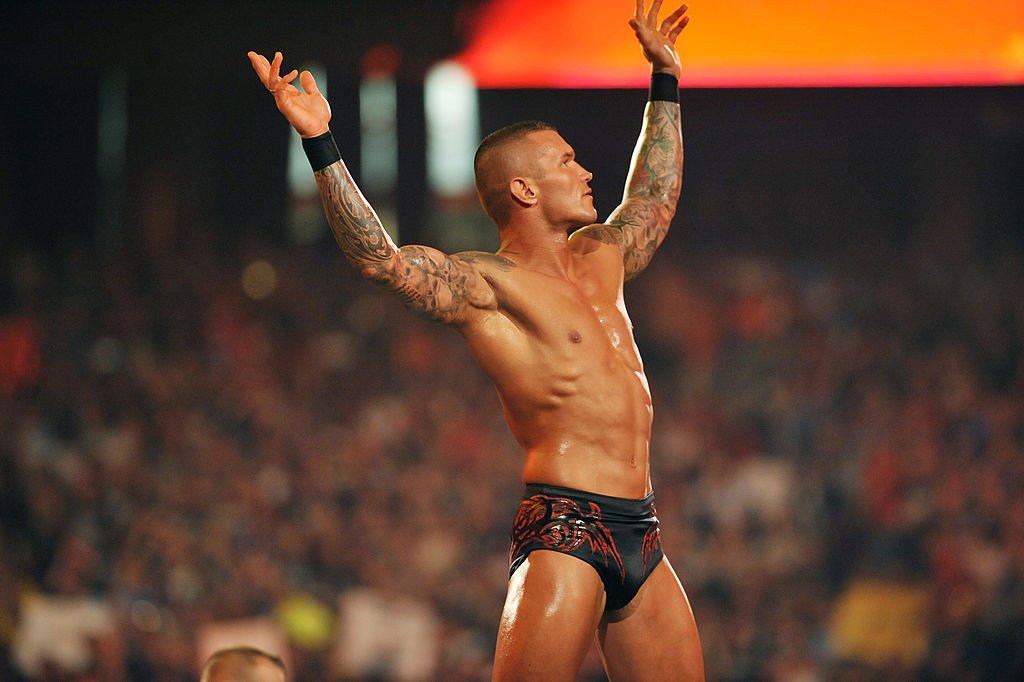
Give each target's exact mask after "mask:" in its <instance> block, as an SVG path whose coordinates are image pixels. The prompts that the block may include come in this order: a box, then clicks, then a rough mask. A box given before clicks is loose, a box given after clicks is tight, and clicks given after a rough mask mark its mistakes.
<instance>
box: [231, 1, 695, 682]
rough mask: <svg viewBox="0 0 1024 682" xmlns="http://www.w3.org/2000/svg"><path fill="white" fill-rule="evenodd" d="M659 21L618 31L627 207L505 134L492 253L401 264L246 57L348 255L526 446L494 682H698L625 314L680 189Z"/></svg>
mask: <svg viewBox="0 0 1024 682" xmlns="http://www.w3.org/2000/svg"><path fill="white" fill-rule="evenodd" d="M661 4H662V0H654V1H653V4H652V6H651V7H650V9H649V10H648V9H646V8H645V2H644V0H637V2H636V10H635V14H634V16H633V18H632V19H630V21H629V25H630V26H631V27H632V29H633V32H634V34H635V35H636V38H637V40H638V42H639V44H640V47H641V48H642V51H643V53H644V55H645V56H646V58H647V60H648V61H649V62H650V63H651V67H652V80H651V97H650V101H649V102H648V104H647V107H646V111H645V119H644V124H643V128H642V131H641V133H640V138H639V140H638V142H637V145H636V149H635V151H634V154H633V159H632V163H631V166H630V170H629V176H628V178H627V186H626V190H625V193H624V197H623V201H622V203H621V204H620V205H619V206H618V207H617V208H616V209H615V210H614V211H613V212H612V214H611V215H610V216H609V217H608V219H607V220H606V221H605V222H596V221H597V212H596V210H595V209H594V202H593V198H592V196H591V190H590V187H589V182H590V179H591V177H592V176H591V174H590V173H589V172H588V171H587V170H586V169H585V168H584V167H583V166H581V165H580V164H579V163H578V162H577V160H576V157H575V155H574V152H573V149H572V147H571V146H569V144H568V143H567V142H566V141H565V140H563V139H562V137H561V136H560V135H559V134H558V133H557V132H556V131H555V130H554V129H553V128H552V127H550V126H548V125H546V124H542V123H538V122H525V123H520V124H515V125H513V126H510V127H507V128H503V129H501V130H499V131H497V132H495V133H492V134H491V135H489V136H488V137H487V138H486V139H485V140H484V141H483V142H482V143H481V145H480V148H479V150H478V152H477V158H476V164H475V168H476V177H477V190H478V192H479V195H480V199H481V202H482V203H483V206H484V209H485V210H486V211H487V213H488V215H490V217H491V218H492V219H493V220H494V222H495V223H496V224H497V226H498V231H499V234H500V237H501V248H499V249H498V251H497V253H493V254H492V253H481V252H468V253H458V254H454V255H446V254H444V253H442V252H440V251H437V250H435V249H432V248H430V247H426V246H403V247H401V248H399V247H397V246H396V245H395V244H394V243H393V242H392V241H391V239H390V238H389V237H388V235H387V233H386V232H385V231H384V229H383V227H382V226H381V224H380V221H379V220H378V218H377V216H376V214H375V213H374V211H373V209H372V208H371V207H370V205H369V204H368V203H367V202H366V200H365V199H364V198H363V196H362V194H361V193H360V192H359V189H358V188H357V187H356V185H355V183H354V181H353V180H352V177H351V175H350V174H349V172H348V170H347V169H346V167H345V165H344V163H343V162H342V160H341V157H340V154H339V153H338V151H337V147H336V146H335V144H334V141H333V138H332V137H331V135H330V132H329V129H328V123H329V121H330V117H331V115H330V107H329V106H328V104H327V101H326V100H325V99H324V98H323V96H322V95H321V94H320V92H319V91H318V90H317V87H316V83H315V82H314V80H313V77H312V75H311V74H310V73H309V72H303V73H302V74H301V76H300V75H299V74H298V72H296V71H292V72H290V73H288V74H286V75H284V76H282V75H281V73H280V69H281V63H282V60H283V58H282V56H281V54H280V53H276V54H275V55H274V60H273V61H269V60H267V59H266V58H265V57H263V56H262V55H259V54H256V53H254V52H250V53H249V59H250V61H251V62H252V66H253V68H254V69H255V71H256V73H257V75H258V76H259V77H260V80H261V81H262V83H263V84H264V86H266V87H267V89H268V90H270V92H272V93H273V95H274V100H275V102H276V104H277V107H278V109H279V110H280V111H281V112H282V114H284V116H285V118H286V119H287V120H288V121H289V122H290V123H291V124H292V126H293V127H294V128H295V129H296V130H297V131H298V133H299V134H300V136H301V137H302V138H303V146H304V148H305V149H306V153H307V156H309V159H310V163H311V165H312V166H313V170H314V172H315V176H316V180H317V184H318V186H319V188H320V194H321V197H322V199H323V204H324V209H325V211H326V213H327V217H328V221H329V223H330V226H331V229H332V231H333V233H334V237H335V239H336V240H337V242H338V245H339V246H340V247H341V251H342V253H343V254H344V255H345V257H346V258H347V259H348V261H349V262H350V263H351V264H352V266H353V267H355V268H356V269H358V270H359V271H360V272H361V273H362V274H363V275H364V276H365V277H367V278H369V279H371V280H373V281H375V282H377V283H379V284H380V285H382V286H383V287H385V288H387V289H390V290H391V291H393V292H394V293H395V294H397V295H398V296H399V297H400V298H401V299H402V301H403V302H404V303H405V305H406V306H408V307H409V308H410V309H412V310H413V311H415V312H417V313H419V314H420V315H423V316H426V317H429V318H432V319H435V320H438V321H440V322H443V323H445V324H450V325H452V326H453V327H455V328H456V329H457V330H458V331H459V332H460V333H461V334H462V336H463V337H464V338H465V339H466V341H467V342H468V343H469V347H470V350H471V352H472V354H473V356H474V357H475V358H476V360H477V362H478V363H479V364H480V366H481V367H482V368H483V370H484V372H485V373H486V374H487V375H488V376H489V377H490V378H491V379H492V380H493V381H494V383H495V384H496V386H497V390H498V394H499V396H500V398H501V401H502V404H503V406H504V409H505V415H506V419H507V421H508V424H509V426H510V428H511V430H512V432H513V434H514V435H515V437H516V438H517V440H518V441H519V443H520V444H521V445H522V447H523V451H524V455H525V464H524V467H523V481H524V483H526V493H525V495H524V496H523V500H522V503H521V504H520V507H519V512H518V514H517V515H516V518H515V520H514V523H513V530H512V548H511V556H510V561H511V577H510V580H509V586H508V596H507V598H506V601H505V607H504V611H503V613H502V617H501V623H500V626H499V630H498V642H497V649H496V652H495V660H494V679H496V680H532V679H538V680H540V679H543V680H571V679H573V677H574V675H575V673H576V671H577V670H578V669H579V667H580V665H581V664H582V661H583V659H584V657H585V656H586V653H587V650H588V648H589V646H590V642H591V641H592V638H593V637H595V635H596V637H597V643H598V646H599V649H600V652H601V656H602V658H603V661H604V664H605V668H606V670H607V672H608V675H609V677H610V678H611V679H612V680H657V681H658V682H666V681H668V680H701V679H703V677H704V672H703V659H702V654H701V647H700V640H699V637H698V634H697V627H696V625H695V623H694V618H693V614H692V612H691V610H690V606H689V603H688V601H687V598H686V595H685V593H684V592H683V589H682V586H681V585H680V583H679V580H678V578H677V577H676V575H675V572H674V571H673V569H672V566H671V565H670V564H669V561H668V559H667V558H664V556H663V554H662V549H661V539H660V534H659V532H658V522H657V517H656V516H655V513H654V505H653V494H652V488H651V479H650V467H649V440H650V432H651V418H652V409H651V397H650V391H649V389H648V385H647V380H646V378H645V376H644V371H643V365H642V364H641V360H640V356H639V354H638V352H637V348H636V345H635V343H634V341H633V335H632V328H631V324H630V321H629V317H628V316H627V314H626V308H625V305H624V303H623V295H622V285H623V281H624V280H628V279H631V278H633V277H635V276H637V275H638V274H639V273H640V272H641V271H642V270H643V269H644V268H645V267H646V266H647V263H648V262H649V261H650V259H651V256H652V255H653V254H654V251H655V249H657V247H658V245H659V244H660V243H661V241H662V240H663V239H664V237H665V234H666V232H667V231H668V227H669V223H670V222H671V220H672V217H673V215H674V214H675V208H676V202H677V200H678V198H679V192H680V187H681V182H682V165H683V144H682V131H681V125H680V111H679V103H678V77H679V72H680V64H679V57H678V55H677V53H676V50H675V42H676V38H677V37H678V36H679V34H680V32H681V31H682V30H683V28H684V27H685V26H686V24H687V22H688V20H689V19H688V17H686V15H685V13H686V10H687V8H686V6H685V5H683V6H682V7H680V8H679V9H678V10H676V11H675V12H672V13H671V14H669V15H668V16H667V17H666V18H665V19H664V20H662V21H660V22H659V20H658V16H659V13H660V10H661ZM296 78H299V79H300V82H301V83H302V86H303V90H304V91H305V92H303V91H300V90H299V89H298V88H296V87H295V86H294V85H292V81H294V80H295V79H296Z"/></svg>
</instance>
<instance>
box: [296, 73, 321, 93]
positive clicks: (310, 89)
mask: <svg viewBox="0 0 1024 682" xmlns="http://www.w3.org/2000/svg"><path fill="white" fill-rule="evenodd" d="M299 82H300V83H301V84H302V89H303V90H305V91H306V94H308V95H316V94H318V93H319V92H320V90H319V89H318V88H317V87H316V79H314V78H313V74H311V73H310V72H309V71H303V72H302V76H301V77H300V78H299Z"/></svg>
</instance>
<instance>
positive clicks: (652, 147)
mask: <svg viewBox="0 0 1024 682" xmlns="http://www.w3.org/2000/svg"><path fill="white" fill-rule="evenodd" d="M682 184H683V133H682V124H681V117H680V112H679V105H678V104H677V103H675V102H665V101H660V100H656V101H653V102H648V103H647V109H646V111H645V115H644V125H643V129H642V130H641V131H640V139H639V140H637V144H636V149H635V150H634V151H633V159H632V161H631V163H630V167H629V175H628V177H627V179H626V190H625V192H624V194H623V198H622V203H621V204H620V205H619V206H618V208H616V209H615V210H614V211H613V212H612V214H611V216H610V217H609V218H608V225H609V226H611V227H612V228H613V229H618V230H620V231H621V241H620V243H621V245H622V251H623V256H624V261H625V267H626V279H627V280H628V279H632V278H633V277H636V276H637V275H638V274H639V273H640V272H641V271H643V269H644V268H646V267H647V264H648V263H649V262H650V261H651V257H652V256H653V255H654V251H655V250H656V249H657V248H658V246H659V245H660V244H661V242H662V240H664V239H665V235H666V234H667V233H668V227H669V224H670V223H671V222H672V217H673V216H674V215H675V212H676V203H677V202H678V201H679V193H680V190H681V189H682Z"/></svg>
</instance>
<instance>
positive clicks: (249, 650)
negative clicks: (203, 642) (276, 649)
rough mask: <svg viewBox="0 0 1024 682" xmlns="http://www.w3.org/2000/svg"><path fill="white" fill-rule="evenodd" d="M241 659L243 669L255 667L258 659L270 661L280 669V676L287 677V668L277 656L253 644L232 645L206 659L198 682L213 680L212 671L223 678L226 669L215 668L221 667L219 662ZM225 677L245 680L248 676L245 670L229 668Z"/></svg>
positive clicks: (219, 677) (238, 680) (238, 681)
mask: <svg viewBox="0 0 1024 682" xmlns="http://www.w3.org/2000/svg"><path fill="white" fill-rule="evenodd" d="M232 659H233V660H236V661H241V662H242V663H243V669H244V668H246V667H255V666H256V665H258V663H259V661H260V660H261V659H262V660H265V661H268V662H270V663H272V664H273V665H274V666H275V667H277V668H278V669H280V671H281V675H282V677H285V678H286V677H287V674H288V673H287V670H285V667H284V661H282V660H281V658H280V657H279V656H274V655H273V654H268V653H267V652H266V651H263V650H262V649H257V648H256V647H253V646H234V647H230V648H227V649H219V650H217V651H215V652H213V654H211V655H210V657H209V658H208V659H207V660H206V664H205V665H204V666H203V672H202V675H201V677H200V678H199V682H209V681H210V680H214V679H215V678H214V673H217V675H218V677H217V678H216V679H225V677H222V676H223V675H224V674H225V672H226V671H224V670H217V668H219V667H222V666H221V664H223V663H226V662H227V661H230V660H232ZM226 677H227V679H231V680H232V682H235V681H236V680H237V682H246V681H247V680H248V677H247V676H246V674H245V672H243V671H239V670H238V669H237V668H234V667H232V668H230V672H227V673H226Z"/></svg>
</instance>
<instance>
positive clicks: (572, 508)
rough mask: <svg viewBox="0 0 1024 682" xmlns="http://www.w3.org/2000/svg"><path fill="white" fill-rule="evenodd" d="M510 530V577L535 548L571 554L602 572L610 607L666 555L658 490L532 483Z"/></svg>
mask: <svg viewBox="0 0 1024 682" xmlns="http://www.w3.org/2000/svg"><path fill="white" fill-rule="evenodd" d="M511 536H512V543H511V547H510V548H509V576H510V577H511V575H512V574H513V573H515V571H516V569H517V568H519V566H520V565H521V564H522V563H523V562H524V561H526V557H527V556H529V554H530V552H532V551H533V550H535V549H549V550H553V551H555V552H561V553H562V554H570V555H572V556H574V557H576V558H578V559H581V560H583V561H585V562H587V563H588V564H590V565H591V566H593V567H594V570H596V571H597V573H598V575H599V576H600V577H601V581H602V582H603V583H604V589H605V593H606V594H607V600H606V601H605V610H606V611H614V610H616V609H621V608H622V607H623V606H625V605H626V604H628V603H629V602H630V601H631V600H632V599H633V597H635V596H636V593H637V592H638V591H639V590H640V586H641V585H643V584H644V581H646V580H647V577H648V576H649V575H650V574H651V571H653V570H654V567H655V566H657V565H658V562H659V561H661V558H662V556H664V554H663V553H662V549H661V531H660V530H659V527H658V516H657V512H656V511H655V509H654V493H651V494H650V495H648V496H647V497H645V498H643V499H642V500H630V499H624V498H621V497H608V496H607V495H595V494H593V493H588V492H583V491H582V490H573V489H571V488H561V487H559V486H552V485H538V484H536V483H528V484H527V485H526V493H525V494H524V495H523V500H522V501H521V502H520V503H519V510H518V511H517V512H516V518H515V521H514V523H513V524H512V533H511Z"/></svg>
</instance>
